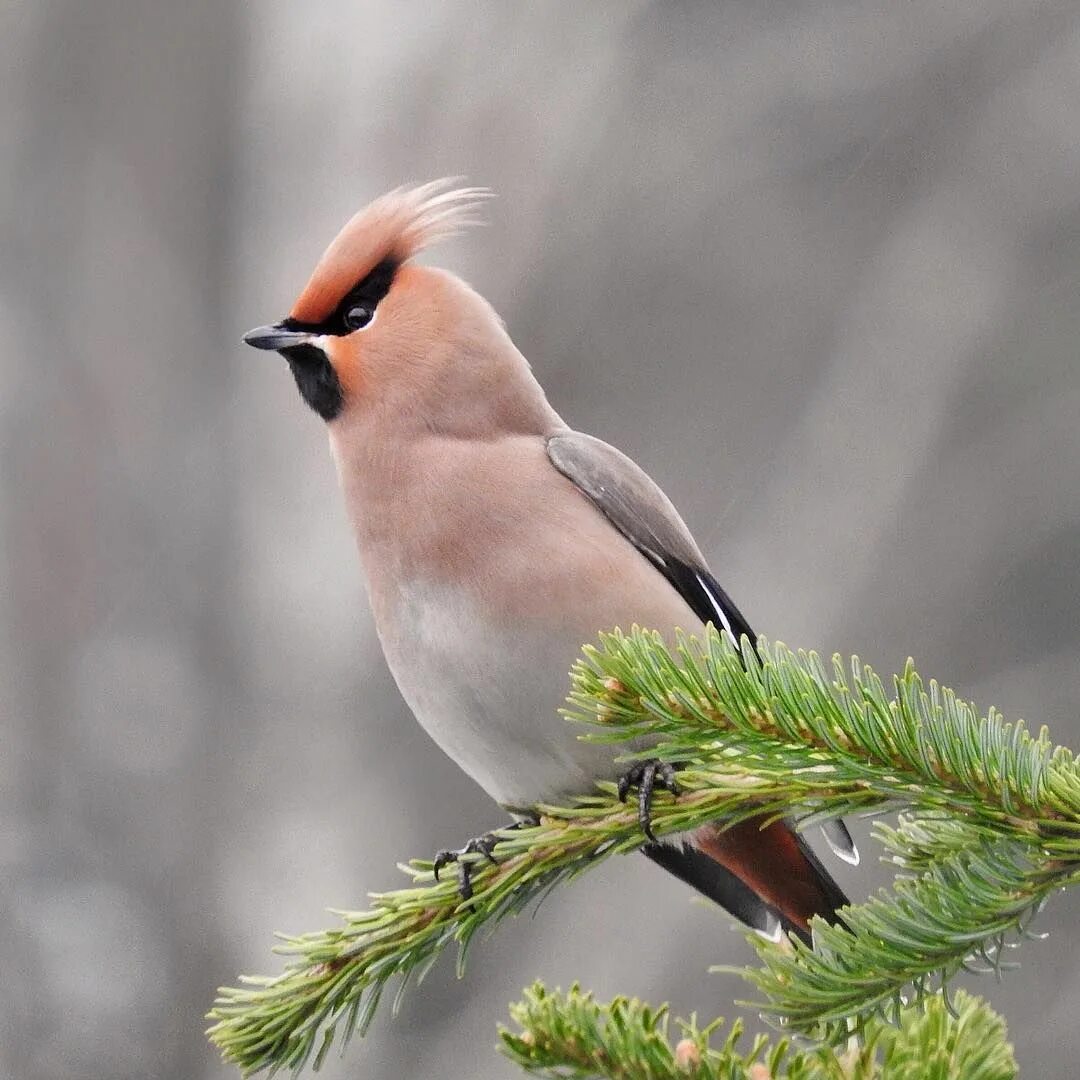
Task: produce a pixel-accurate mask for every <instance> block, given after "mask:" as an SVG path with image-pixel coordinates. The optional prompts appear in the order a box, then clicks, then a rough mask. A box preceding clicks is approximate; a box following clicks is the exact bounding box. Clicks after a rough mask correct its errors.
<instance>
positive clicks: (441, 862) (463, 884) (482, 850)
mask: <svg viewBox="0 0 1080 1080" xmlns="http://www.w3.org/2000/svg"><path fill="white" fill-rule="evenodd" d="M539 824H540V818H539V816H538V815H537V814H535V813H533V812H531V811H530V812H529V813H528V814H523V815H522V816H521V818H519V819H518V820H517V821H514V822H512V823H511V824H509V825H504V826H503V828H502V829H500V830H498V831H500V832H502V831H510V830H514V829H524V828H532V827H535V826H537V825H539ZM498 842H499V837H498V836H497V835H496V833H495V831H492V832H488V833H484V835H483V836H474V837H473V838H472V839H471V840H470V841H469V842H468V843H467V844H466V845H465V846H464V847H461V848H457V849H454V848H443V849H442V850H441V851H437V852H436V853H435V861H434V862H433V863H432V866H431V870H432V873H433V874H434V875H435V880H436V881H438V880H439V871H441V870H442V868H443V867H444V866H447V865H449V864H450V863H457V866H458V892H460V893H461V899H462V900H471V899H472V894H473V888H472V873H473V866H474V865H475V862H476V861H475V860H473V859H462V858H461V856H462V855H474V854H480V855H483V856H484V858H485V859H487V861H488V862H490V863H492V864H497V862H498V860H497V859H496V858H495V856H494V855H493V854H492V851H493V850H494V848H495V845H496V844H497V843H498Z"/></svg>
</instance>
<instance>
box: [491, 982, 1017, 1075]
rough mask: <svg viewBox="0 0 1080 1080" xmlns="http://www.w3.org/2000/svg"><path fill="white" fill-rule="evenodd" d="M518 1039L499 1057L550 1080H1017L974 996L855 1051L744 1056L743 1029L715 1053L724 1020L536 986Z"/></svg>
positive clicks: (936, 1003) (769, 1051)
mask: <svg viewBox="0 0 1080 1080" xmlns="http://www.w3.org/2000/svg"><path fill="white" fill-rule="evenodd" d="M510 1016H511V1018H512V1019H513V1021H514V1023H515V1024H516V1025H517V1027H518V1029H519V1030H517V1031H511V1030H508V1029H505V1028H504V1029H502V1031H500V1037H501V1048H502V1051H503V1053H504V1054H506V1056H507V1057H508V1058H510V1060H511V1061H513V1062H514V1063H515V1064H516V1065H519V1066H520V1067H521V1068H522V1069H524V1070H525V1071H526V1072H527V1073H530V1074H532V1075H534V1076H546V1077H551V1078H552V1080H781V1078H784V1080H888V1078H896V1080H899V1078H901V1077H903V1078H910V1077H916V1076H917V1077H920V1078H921V1080H955V1078H957V1077H963V1078H964V1080H1012V1078H1013V1077H1015V1076H1016V1075H1017V1068H1016V1061H1015V1059H1014V1058H1013V1053H1012V1047H1011V1046H1010V1045H1009V1043H1008V1042H1007V1039H1006V1032H1005V1024H1004V1021H1002V1019H1001V1018H1000V1017H999V1016H997V1015H996V1014H995V1013H994V1012H992V1011H991V1010H990V1009H989V1008H988V1007H987V1005H986V1004H985V1003H984V1002H982V1001H980V1000H979V999H978V998H976V997H972V996H971V995H970V994H966V993H964V992H963V991H962V990H961V991H958V992H957V994H956V998H955V1001H954V1002H953V1011H952V1012H950V1011H949V1009H948V1008H946V1005H945V1002H944V1000H943V999H942V998H935V999H931V1000H930V1001H929V1002H928V1003H927V1005H926V1008H925V1009H917V1008H914V1007H912V1006H908V1007H906V1008H904V1009H902V1010H901V1012H900V1014H899V1016H898V1018H897V1024H896V1025H895V1026H893V1025H889V1024H885V1023H882V1022H881V1021H875V1022H874V1023H872V1024H871V1025H870V1026H869V1027H868V1029H867V1030H866V1032H865V1033H864V1038H863V1039H862V1040H861V1042H859V1043H858V1044H857V1045H852V1046H850V1047H847V1048H845V1049H844V1050H843V1051H840V1052H836V1051H834V1050H832V1049H830V1048H828V1047H825V1046H816V1047H809V1048H801V1049H800V1048H795V1047H793V1046H792V1044H791V1043H790V1041H789V1040H787V1039H779V1040H778V1041H777V1042H775V1043H772V1044H770V1042H769V1041H768V1039H766V1037H765V1036H763V1035H759V1036H757V1037H756V1038H754V1039H753V1040H751V1041H750V1045H749V1047H747V1048H746V1049H745V1050H744V1049H741V1048H740V1045H739V1044H740V1043H741V1042H742V1041H743V1032H742V1025H741V1024H740V1022H739V1021H738V1020H736V1021H735V1022H734V1023H733V1024H732V1025H731V1026H730V1028H729V1030H728V1033H727V1035H726V1037H724V1038H723V1041H722V1042H720V1044H719V1045H715V1046H714V1045H713V1042H714V1039H716V1038H717V1037H718V1036H719V1035H720V1033H721V1029H722V1028H723V1025H724V1021H723V1020H720V1019H718V1020H714V1021H713V1022H712V1023H710V1024H708V1025H707V1026H706V1027H704V1028H701V1027H698V1025H697V1022H696V1020H695V1019H694V1018H693V1017H691V1018H690V1019H689V1020H675V1021H674V1025H675V1028H676V1030H677V1036H678V1038H677V1041H675V1042H674V1044H673V1042H672V1031H671V1027H672V1022H671V1019H670V1016H669V1015H668V1009H667V1006H666V1005H664V1006H661V1007H660V1008H656V1009H654V1008H651V1007H650V1006H648V1005H646V1004H645V1003H644V1002H641V1001H638V1000H636V999H633V998H624V997H617V998H615V999H614V1000H613V1001H610V1002H607V1003H600V1002H597V1001H595V1000H594V999H593V996H592V995H591V994H587V993H583V992H582V991H581V989H580V988H579V987H578V986H576V985H575V986H572V987H571V988H570V990H569V991H568V992H567V993H565V994H564V993H562V992H561V991H558V990H555V991H550V990H548V989H547V988H546V987H545V986H544V985H543V984H542V983H539V982H537V983H534V984H533V985H532V986H531V987H529V989H527V990H526V991H525V996H524V998H523V999H522V1000H521V1001H520V1002H518V1003H517V1004H516V1005H512V1006H511V1007H510Z"/></svg>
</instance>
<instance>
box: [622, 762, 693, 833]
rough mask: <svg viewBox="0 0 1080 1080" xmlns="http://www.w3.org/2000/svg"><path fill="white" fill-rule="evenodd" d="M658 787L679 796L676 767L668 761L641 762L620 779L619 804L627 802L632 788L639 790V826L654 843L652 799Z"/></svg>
mask: <svg viewBox="0 0 1080 1080" xmlns="http://www.w3.org/2000/svg"><path fill="white" fill-rule="evenodd" d="M657 785H659V786H660V787H662V788H665V789H666V790H667V791H670V792H671V794H672V795H675V796H678V794H679V785H678V784H677V783H676V781H675V767H674V766H673V765H671V764H670V763H669V762H666V761H639V762H638V763H637V764H636V765H632V766H631V767H630V768H629V769H627V770H626V772H625V773H623V775H622V776H620V777H619V784H618V788H617V791H618V795H619V802H626V797H627V795H628V794H629V792H630V788H632V787H636V788H637V789H638V824H639V825H640V826H641V831H642V832H643V833H644V834H645V835H646V836H647V837H648V838H649V840H650V841H651V842H652V843H654V844H655V843H656V842H657V840H656V835H655V834H654V833H653V830H652V797H653V791H654V790H655V789H656V787H657Z"/></svg>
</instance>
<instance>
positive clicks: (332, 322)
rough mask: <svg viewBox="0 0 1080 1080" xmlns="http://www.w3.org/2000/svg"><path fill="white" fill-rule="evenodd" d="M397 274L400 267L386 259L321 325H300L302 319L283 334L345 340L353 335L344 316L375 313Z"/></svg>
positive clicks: (292, 321)
mask: <svg viewBox="0 0 1080 1080" xmlns="http://www.w3.org/2000/svg"><path fill="white" fill-rule="evenodd" d="M396 272H397V263H395V262H394V261H393V260H391V259H384V260H383V261H382V262H381V263H379V265H378V266H376V267H375V269H374V270H372V271H371V273H370V274H368V275H367V277H365V278H364V279H363V280H362V281H360V282H358V283H357V284H356V285H354V286H353V287H352V288H351V289H350V290H349V291H348V292H347V293H346V294H345V296H343V297H342V299H341V303H339V304H338V306H337V307H336V308H335V309H334V311H333V312H332V313H331V314H330V315H328V316H327V317H326V318H325V319H323V321H322V322H320V323H310V322H301V321H300V320H299V319H286V320H285V321H284V322H282V323H280V324H279V325H280V326H281V327H282V329H284V330H299V331H303V332H304V333H308V334H331V335H333V336H335V337H342V336H344V335H345V334H351V333H352V332H353V331H352V327H350V326H349V325H348V324H347V323H346V322H345V316H346V315H348V313H349V311H350V310H352V308H354V307H366V308H368V309H369V310H370V311H371V312H372V313H374V311H375V309H376V307H378V305H379V301H380V300H382V298H383V297H384V296H385V295H386V294H387V293H388V292H389V291H390V286H391V285H392V284H393V282H394V274H395V273H396Z"/></svg>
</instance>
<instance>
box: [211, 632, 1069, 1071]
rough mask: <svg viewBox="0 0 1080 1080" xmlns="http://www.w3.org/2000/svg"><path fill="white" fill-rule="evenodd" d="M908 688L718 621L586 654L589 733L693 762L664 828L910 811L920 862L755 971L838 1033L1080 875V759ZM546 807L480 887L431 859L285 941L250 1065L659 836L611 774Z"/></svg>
mask: <svg viewBox="0 0 1080 1080" xmlns="http://www.w3.org/2000/svg"><path fill="white" fill-rule="evenodd" d="M894 689H895V694H894V696H893V697H889V696H888V695H887V694H886V692H885V689H884V686H883V684H882V683H881V681H880V680H879V679H878V678H877V676H875V675H874V674H873V672H872V671H870V669H868V668H865V667H864V666H862V665H861V664H860V663H859V662H858V661H857V660H855V661H853V662H852V665H851V674H850V676H848V675H847V674H846V673H845V671H844V669H843V668H842V667H841V666H840V664H839V663H838V662H834V670H833V674H832V678H830V677H829V675H828V674H827V673H826V671H825V669H824V667H823V666H822V665H821V662H820V661H819V660H818V658H817V657H816V656H815V655H813V654H801V653H800V654H798V655H796V654H793V653H791V652H790V651H789V650H787V649H785V648H784V647H783V646H780V645H775V646H771V645H769V643H768V642H766V641H764V640H762V641H760V642H759V644H758V647H757V652H755V651H754V649H753V648H752V647H751V646H750V645H749V643H748V642H744V644H743V649H742V652H741V653H740V651H738V650H737V649H736V648H735V647H734V645H733V644H732V642H731V641H730V639H729V638H727V637H726V636H725V637H723V638H721V637H720V636H719V635H717V634H715V633H713V632H712V631H710V632H709V633H708V635H707V636H706V637H705V639H704V640H703V641H696V640H694V639H691V638H683V639H680V642H679V647H678V650H677V652H676V654H675V655H672V654H670V653H669V652H668V650H667V649H666V648H665V647H664V644H663V641H662V639H661V638H660V637H659V635H656V634H652V633H648V632H643V631H637V630H635V631H634V632H633V633H631V634H630V635H623V634H620V633H616V634H612V635H605V636H604V637H603V638H602V639H601V646H600V648H599V649H590V650H587V652H586V657H585V659H584V660H583V661H580V662H579V663H578V665H577V666H576V668H575V671H574V690H573V694H572V696H571V699H570V700H571V705H572V708H571V710H570V712H569V713H568V715H570V716H571V718H573V719H577V720H584V721H586V722H588V723H589V724H590V727H589V729H588V732H589V735H588V737H590V738H593V739H600V740H602V741H608V742H611V743H620V744H626V743H628V742H630V741H631V740H641V741H640V742H638V743H636V745H642V744H643V743H644V744H647V745H650V747H651V749H650V750H649V751H648V752H647V753H648V754H649V755H650V756H651V755H657V754H658V755H659V756H661V757H663V758H664V759H665V760H669V761H672V762H676V763H679V764H681V765H682V766H683V769H682V771H681V772H680V785H679V786H680V789H681V793H680V796H679V798H678V799H673V798H672V797H671V796H669V795H667V794H666V793H658V794H657V797H656V800H655V803H654V806H653V828H654V831H655V832H656V833H657V834H658V835H664V834H670V833H676V832H686V831H690V830H692V829H694V828H696V827H698V826H700V825H703V824H705V823H707V822H709V821H716V820H718V819H720V820H725V821H729V822H734V821H738V820H743V819H746V818H748V817H752V816H759V815H762V814H764V815H766V816H772V817H797V818H802V819H805V820H813V819H815V818H817V817H825V816H832V815H836V814H848V813H853V812H859V811H862V810H867V809H875V808H878V809H879V808H882V807H885V806H900V807H909V808H911V812H910V813H909V814H908V815H907V816H906V817H904V818H902V819H901V823H900V825H899V826H898V827H897V828H896V829H893V830H884V829H883V830H882V832H881V835H882V838H883V840H885V842H886V844H887V847H888V848H889V850H890V852H891V858H892V859H893V860H894V861H899V865H900V867H901V869H902V870H903V871H904V872H905V873H906V874H909V875H918V876H917V877H913V878H911V879H910V880H908V881H902V882H900V883H899V884H898V885H897V886H896V890H895V892H894V893H893V894H888V893H882V894H879V896H877V897H875V898H873V899H872V900H871V901H870V902H869V903H868V904H866V905H862V906H858V907H855V908H853V909H850V910H849V911H848V912H847V913H846V914H845V921H846V923H847V925H848V927H850V932H848V931H845V930H843V929H841V928H836V927H828V926H825V925H823V924H821V923H820V922H819V923H817V924H816V925H815V936H816V939H817V946H818V947H817V949H816V951H813V952H811V951H810V950H809V949H807V948H805V947H804V946H802V945H801V944H798V943H796V944H795V946H794V947H793V948H789V947H785V948H782V949H778V948H776V947H770V946H768V945H766V944H765V943H761V944H760V945H759V948H760V950H761V953H762V958H763V962H764V964H763V967H762V968H761V969H760V970H759V971H756V972H753V973H752V974H751V980H752V981H753V982H754V983H755V984H756V986H757V988H758V990H759V991H760V992H761V993H762V994H763V996H764V998H765V1000H764V1002H763V1003H762V1005H763V1006H764V1008H765V1010H766V1011H767V1012H769V1013H771V1014H772V1015H773V1016H775V1017H777V1018H778V1019H779V1020H781V1021H783V1022H785V1023H787V1024H790V1025H791V1028H792V1030H798V1031H802V1032H805V1033H809V1034H813V1035H815V1036H818V1037H822V1038H826V1039H830V1040H833V1041H834V1042H838V1041H840V1040H842V1039H845V1038H847V1037H848V1035H849V1034H850V1031H851V1029H852V1025H854V1028H855V1029H861V1030H863V1031H865V1030H869V1027H870V1025H872V1024H874V1023H876V1020H875V1017H876V1016H880V1015H883V1014H891V1013H893V1012H895V1010H896V1008H897V1007H898V1003H899V1002H900V1000H901V996H902V995H903V994H904V993H905V992H906V993H908V994H914V996H915V997H924V996H925V995H927V994H929V993H931V989H932V985H934V983H935V982H941V981H943V980H947V979H948V978H949V977H951V976H952V975H953V974H955V973H956V971H958V970H959V969H960V968H961V967H963V966H965V965H970V963H971V958H972V956H979V957H981V958H982V959H985V960H986V961H987V962H988V963H989V964H990V966H992V967H996V968H997V969H998V970H1000V969H1001V968H1003V967H1004V966H1005V965H1004V964H1003V963H1002V962H1001V949H1002V946H1003V945H1004V943H1005V935H1007V934H1010V933H1014V934H1015V933H1023V932H1025V927H1026V923H1027V919H1028V917H1029V915H1030V913H1031V912H1032V911H1033V910H1034V909H1036V908H1037V907H1038V906H1039V905H1040V904H1041V903H1042V902H1043V901H1044V900H1045V898H1046V897H1047V896H1048V895H1049V893H1050V892H1052V891H1053V890H1054V889H1057V888H1060V887H1062V886H1064V885H1068V884H1071V883H1072V882H1073V881H1075V880H1076V877H1077V875H1078V873H1080V770H1078V769H1077V766H1076V763H1075V762H1074V760H1073V757H1072V755H1071V754H1069V753H1068V752H1067V751H1065V750H1062V749H1057V750H1051V748H1050V744H1049V741H1048V739H1047V737H1046V735H1045V733H1041V734H1040V735H1039V736H1038V737H1037V738H1033V737H1032V736H1031V735H1030V734H1029V733H1028V732H1027V731H1026V730H1024V728H1023V726H1022V725H1020V724H1015V725H1009V724H1006V723H1004V722H1003V721H1002V720H1001V718H1000V717H999V716H998V715H997V714H995V713H993V712H992V713H991V714H990V716H989V717H987V718H986V719H981V718H980V717H979V716H978V715H977V714H976V713H975V712H974V710H973V709H971V707H970V706H968V705H966V704H965V703H963V702H960V701H957V700H956V698H955V697H954V696H953V695H952V694H951V692H949V691H947V690H940V689H939V688H938V686H937V684H936V683H930V685H929V689H926V688H924V686H923V683H922V681H921V680H920V679H919V677H918V675H916V674H915V672H914V670H913V669H912V667H911V665H910V663H909V665H908V667H907V669H906V670H905V672H904V674H903V675H902V676H900V677H899V678H897V679H896V680H895V681H894ZM615 752H616V751H615V750H613V754H614V753H615ZM639 756H644V755H639ZM539 809H540V810H541V813H542V817H541V821H540V824H539V825H537V826H535V827H530V828H523V829H520V830H517V831H504V832H502V833H499V834H498V837H499V839H498V843H497V845H496V847H495V849H494V852H493V854H494V857H495V860H496V864H494V865H492V864H490V863H489V862H488V861H487V860H486V859H484V857H483V856H482V855H480V854H477V855H475V856H472V857H471V858H472V859H473V861H474V873H473V885H474V895H473V897H472V899H471V900H470V901H469V902H466V903H463V902H462V901H461V898H460V896H459V895H458V892H457V887H456V883H455V882H454V881H453V880H444V881H442V882H440V883H435V882H434V877H433V874H432V866H431V863H430V862H429V861H420V860H415V861H413V862H411V863H409V864H408V865H405V866H402V869H403V870H404V871H405V872H406V873H407V874H408V875H409V876H410V877H411V878H412V887H410V888H405V889H400V890H397V891H394V892H389V893H383V894H377V895H374V896H373V897H372V907H371V908H370V909H369V910H367V911H359V912H339V913H338V914H339V915H340V916H341V918H342V921H343V924H342V925H341V926H340V927H338V928H336V929H333V930H328V931H324V932H321V933H315V934H307V935H302V936H299V937H285V938H284V939H283V944H282V945H281V946H279V948H278V951H279V952H281V953H283V954H284V955H286V956H287V957H288V958H289V960H288V962H287V967H286V970H285V971H284V972H283V973H282V974H281V975H278V976H276V977H272V978H252V979H245V980H244V982H245V983H246V985H245V986H243V987H240V988H225V989H222V990H221V991H220V996H219V998H218V1000H217V1002H216V1003H215V1007H214V1009H213V1011H212V1012H211V1014H210V1016H211V1018H212V1019H213V1020H215V1021H216V1022H215V1024H214V1026H213V1027H212V1028H211V1029H210V1032H209V1034H210V1038H211V1039H212V1040H213V1042H214V1043H215V1044H216V1045H217V1046H218V1047H219V1048H220V1049H221V1051H222V1053H223V1055H224V1056H225V1057H226V1058H227V1059H228V1060H230V1061H232V1062H234V1063H236V1064H237V1065H238V1066H240V1068H241V1069H242V1070H243V1071H244V1073H245V1074H250V1073H253V1072H256V1071H258V1070H260V1069H263V1068H267V1067H272V1068H279V1067H287V1068H291V1069H293V1070H299V1069H301V1068H302V1067H303V1066H304V1065H305V1064H306V1063H308V1062H309V1061H313V1062H314V1064H315V1066H316V1067H317V1066H318V1064H319V1063H320V1062H321V1061H322V1059H323V1057H324V1055H325V1054H326V1052H327V1051H328V1049H329V1047H330V1045H331V1042H332V1040H333V1038H334V1036H335V1034H336V1033H337V1032H339V1031H340V1032H343V1033H344V1037H345V1038H346V1039H347V1038H348V1036H350V1035H351V1034H353V1033H354V1032H355V1031H361V1032H362V1031H364V1030H366V1028H367V1026H368V1024H369V1023H370V1021H371V1019H372V1017H373V1015H374V1013H375V1010H376V1008H377V1006H378V1004H379V1001H380V999H381V997H382V995H383V994H384V992H385V991H386V989H387V987H388V986H389V985H390V984H391V983H392V982H394V981H397V980H400V982H401V985H400V987H399V989H398V995H399V997H400V994H401V993H402V991H403V990H404V988H405V986H406V985H408V983H409V981H410V980H411V979H413V978H422V977H423V974H424V973H425V972H426V971H427V969H428V968H429V967H430V966H431V964H432V963H433V962H434V961H435V960H436V959H437V958H438V956H439V955H440V954H441V952H442V951H443V950H444V949H445V948H446V947H447V946H448V945H454V944H456V945H457V946H458V950H459V961H458V964H459V969H460V968H461V966H462V965H463V963H464V957H465V953H466V950H467V948H468V946H469V944H470V942H471V941H472V939H473V938H474V936H475V934H476V932H477V931H478V930H479V929H480V928H481V927H482V926H484V925H485V924H491V925H493V924H495V923H497V922H498V921H499V920H501V919H503V918H505V917H506V916H507V915H510V914H515V913H517V912H518V911H520V910H521V909H522V908H524V907H526V906H528V905H529V904H530V902H532V901H538V900H539V899H540V898H542V897H543V896H544V895H545V894H546V893H547V891H549V890H550V889H552V888H554V887H556V886H557V885H559V884H560V883H562V882H564V881H568V880H570V879H571V878H573V877H575V876H577V875H578V874H580V873H582V872H584V871H585V870H587V869H588V868H589V867H591V866H593V865H595V864H597V863H598V862H599V861H600V860H602V859H604V858H606V857H608V856H609V855H613V854H617V853H620V852H625V851H631V850H634V849H636V848H637V847H638V846H640V844H641V842H642V836H641V832H640V829H639V826H638V823H637V815H636V813H635V812H634V811H633V810H631V809H629V808H627V807H626V806H624V805H622V804H621V803H619V802H618V800H617V798H616V796H615V791H614V787H613V785H611V784H601V785H599V792H598V793H597V794H595V795H591V796H587V797H583V798H580V799H577V800H572V801H571V802H570V803H569V804H568V805H566V806H562V807H555V806H547V807H541V808H539Z"/></svg>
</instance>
